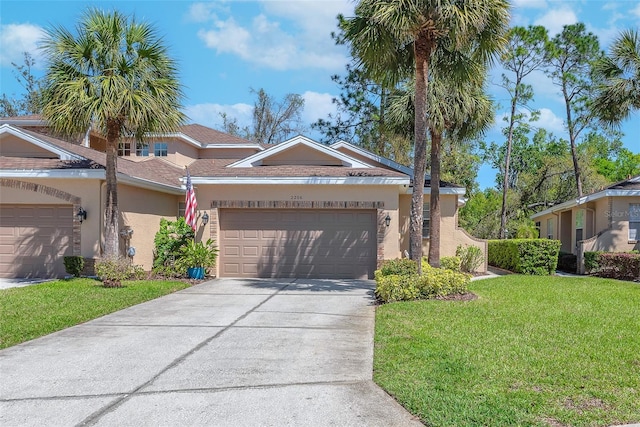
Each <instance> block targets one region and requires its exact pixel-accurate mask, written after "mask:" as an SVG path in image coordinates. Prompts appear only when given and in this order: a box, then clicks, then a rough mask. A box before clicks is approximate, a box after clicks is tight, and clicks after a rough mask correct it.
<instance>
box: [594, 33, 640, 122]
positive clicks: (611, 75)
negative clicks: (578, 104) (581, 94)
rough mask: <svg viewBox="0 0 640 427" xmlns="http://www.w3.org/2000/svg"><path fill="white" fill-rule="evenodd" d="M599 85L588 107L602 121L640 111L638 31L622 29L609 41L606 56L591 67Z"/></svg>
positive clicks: (622, 118) (639, 37)
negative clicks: (617, 35) (614, 38)
mask: <svg viewBox="0 0 640 427" xmlns="http://www.w3.org/2000/svg"><path fill="white" fill-rule="evenodd" d="M594 72H595V75H596V79H598V81H599V84H598V85H597V90H598V93H597V97H596V98H595V100H594V102H593V104H592V105H591V109H592V111H593V112H594V114H595V115H596V116H597V117H599V118H600V119H601V120H602V121H603V122H604V123H605V124H608V125H615V124H618V123H620V122H621V121H624V120H625V119H627V118H628V117H629V115H630V114H631V113H632V111H634V110H640V34H639V33H638V31H637V30H631V29H630V30H625V31H623V32H622V33H621V34H620V36H619V37H618V38H617V39H616V40H615V41H614V42H613V44H612V46H611V50H610V53H609V55H607V56H605V57H604V58H602V60H600V61H598V62H597V63H596V64H595V66H594Z"/></svg>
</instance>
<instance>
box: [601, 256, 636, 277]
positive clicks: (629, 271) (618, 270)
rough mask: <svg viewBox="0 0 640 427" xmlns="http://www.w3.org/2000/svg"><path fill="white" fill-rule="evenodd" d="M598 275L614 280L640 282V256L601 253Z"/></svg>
mask: <svg viewBox="0 0 640 427" xmlns="http://www.w3.org/2000/svg"><path fill="white" fill-rule="evenodd" d="M596 275H597V276H600V277H609V278H612V279H621V280H640V254H634V253H624V252H618V253H608V252H607V253H600V254H598V271H597V273H596Z"/></svg>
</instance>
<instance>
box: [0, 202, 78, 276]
mask: <svg viewBox="0 0 640 427" xmlns="http://www.w3.org/2000/svg"><path fill="white" fill-rule="evenodd" d="M72 235H73V209H72V206H71V205H2V206H1V208H0V277H5V278H14V277H38V278H52V277H62V276H64V275H65V269H64V263H63V257H64V256H66V255H72Z"/></svg>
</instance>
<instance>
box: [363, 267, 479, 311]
mask: <svg viewBox="0 0 640 427" xmlns="http://www.w3.org/2000/svg"><path fill="white" fill-rule="evenodd" d="M405 261H406V260H389V261H385V262H384V263H383V264H382V266H381V268H380V270H377V271H376V272H375V279H376V291H375V293H376V296H377V297H378V299H379V300H380V301H382V302H394V301H407V300H414V299H431V298H438V297H445V296H448V295H453V294H464V293H466V292H467V291H468V288H469V283H470V282H471V275H469V274H465V273H459V272H455V271H451V270H446V269H443V268H434V267H431V266H430V265H429V264H427V263H426V262H423V263H422V275H417V274H415V273H412V274H402V273H400V274H399V273H398V271H401V272H406V271H407V270H408V269H409V268H406V269H404V268H398V266H400V265H402V266H408V263H407V264H405ZM410 262H411V263H412V264H413V265H414V266H415V263H414V262H413V261H410Z"/></svg>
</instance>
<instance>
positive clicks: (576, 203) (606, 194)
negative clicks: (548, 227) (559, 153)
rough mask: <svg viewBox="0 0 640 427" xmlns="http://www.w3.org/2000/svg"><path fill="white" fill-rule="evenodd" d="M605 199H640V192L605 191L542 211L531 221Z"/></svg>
mask: <svg viewBox="0 0 640 427" xmlns="http://www.w3.org/2000/svg"><path fill="white" fill-rule="evenodd" d="M603 197H640V190H604V191H600V192H598V193H593V194H589V195H588V196H582V197H580V198H577V199H572V200H568V201H566V202H563V203H560V204H557V205H555V206H552V207H550V208H548V209H545V210H543V211H540V212H538V213H535V214H533V215H531V217H530V218H531V219H535V218H539V217H541V216H544V215H549V214H551V213H554V212H558V211H564V210H567V209H570V208H572V207H574V206H580V205H582V204H585V203H588V202H591V201H593V200H598V199H601V198H603Z"/></svg>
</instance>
